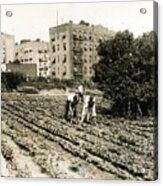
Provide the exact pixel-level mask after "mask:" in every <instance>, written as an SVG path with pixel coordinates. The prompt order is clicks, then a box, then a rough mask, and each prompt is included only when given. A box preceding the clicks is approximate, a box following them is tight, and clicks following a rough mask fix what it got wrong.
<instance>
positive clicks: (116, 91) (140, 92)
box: [94, 31, 155, 117]
mask: <svg viewBox="0 0 163 186" xmlns="http://www.w3.org/2000/svg"><path fill="white" fill-rule="evenodd" d="M98 53H99V56H100V62H99V63H98V64H97V65H96V66H95V77H94V81H95V82H96V83H98V85H99V88H100V89H101V90H103V91H104V95H105V97H106V98H108V99H112V100H113V102H114V104H113V107H112V112H113V114H114V115H119V116H127V117H133V116H137V115H140V116H143V115H149V112H151V109H152V108H151V106H152V102H151V100H152V99H153V98H154V95H153V93H154V72H153V69H154V61H155V58H154V37H153V33H152V32H151V33H147V34H144V35H143V36H142V37H139V38H137V39H134V37H133V34H132V33H130V32H129V31H124V32H118V33H117V34H116V36H115V38H113V39H112V40H109V41H106V42H104V43H101V44H100V46H99V48H98Z"/></svg>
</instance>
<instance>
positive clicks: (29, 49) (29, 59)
mask: <svg viewBox="0 0 163 186" xmlns="http://www.w3.org/2000/svg"><path fill="white" fill-rule="evenodd" d="M15 63H20V64H36V67H37V71H36V74H37V76H42V77H47V76H49V68H50V67H49V65H50V59H49V44H48V42H44V41H40V40H39V39H37V40H34V41H31V40H27V39H24V40H21V42H20V44H17V45H16V46H15ZM31 67H32V66H31Z"/></svg>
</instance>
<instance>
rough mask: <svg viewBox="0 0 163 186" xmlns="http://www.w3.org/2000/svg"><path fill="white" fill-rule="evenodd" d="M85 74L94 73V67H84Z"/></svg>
mask: <svg viewBox="0 0 163 186" xmlns="http://www.w3.org/2000/svg"><path fill="white" fill-rule="evenodd" d="M84 74H85V75H87V74H88V75H89V74H90V75H91V74H92V67H84Z"/></svg>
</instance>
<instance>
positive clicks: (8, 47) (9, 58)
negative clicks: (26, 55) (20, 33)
mask: <svg viewBox="0 0 163 186" xmlns="http://www.w3.org/2000/svg"><path fill="white" fill-rule="evenodd" d="M1 45H2V51H1V64H7V63H10V62H13V60H14V54H15V48H14V45H15V37H14V36H13V35H10V34H5V33H1Z"/></svg>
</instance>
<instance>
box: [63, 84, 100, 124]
mask: <svg viewBox="0 0 163 186" xmlns="http://www.w3.org/2000/svg"><path fill="white" fill-rule="evenodd" d="M80 104H82V112H81V114H79V113H77V112H78V106H79V105H80ZM65 119H66V120H69V121H70V122H71V121H72V120H73V119H77V120H78V119H79V122H80V123H83V122H84V121H86V122H89V121H90V119H92V120H93V121H94V122H96V98H95V96H92V95H89V94H86V93H85V88H84V85H82V84H81V85H79V86H78V88H77V91H76V92H73V93H69V94H68V96H67V101H66V108H65Z"/></svg>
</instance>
